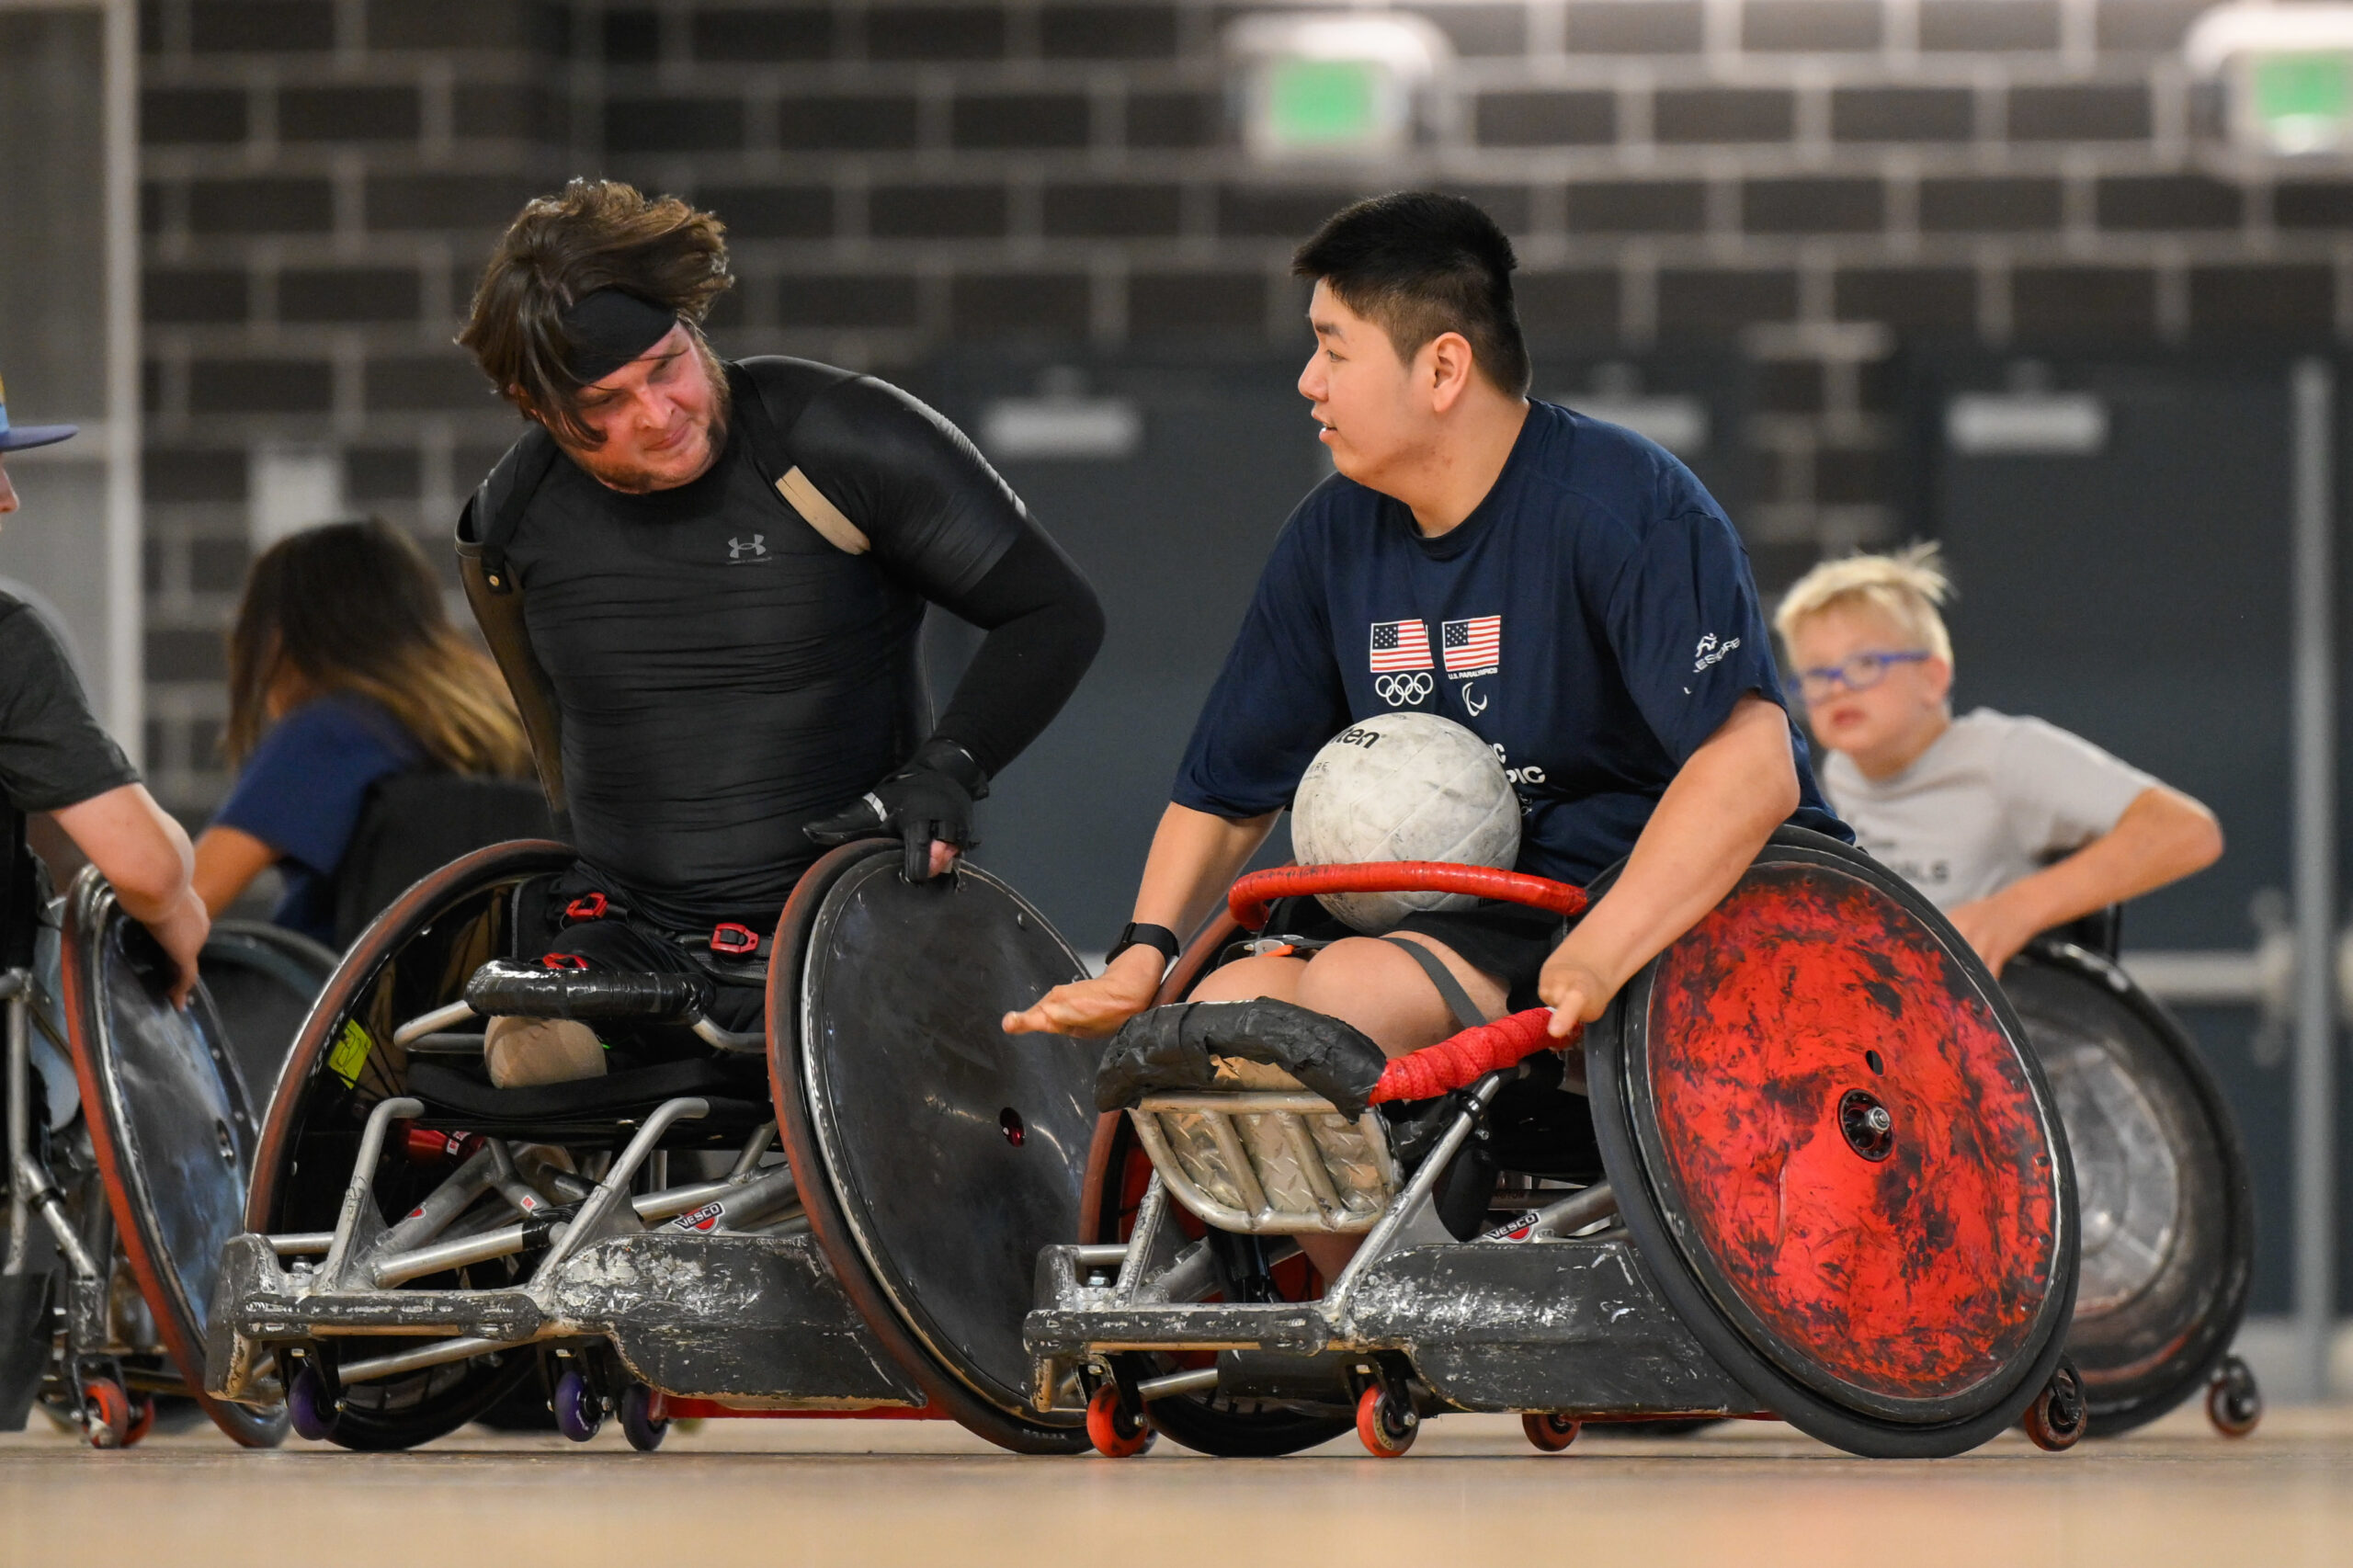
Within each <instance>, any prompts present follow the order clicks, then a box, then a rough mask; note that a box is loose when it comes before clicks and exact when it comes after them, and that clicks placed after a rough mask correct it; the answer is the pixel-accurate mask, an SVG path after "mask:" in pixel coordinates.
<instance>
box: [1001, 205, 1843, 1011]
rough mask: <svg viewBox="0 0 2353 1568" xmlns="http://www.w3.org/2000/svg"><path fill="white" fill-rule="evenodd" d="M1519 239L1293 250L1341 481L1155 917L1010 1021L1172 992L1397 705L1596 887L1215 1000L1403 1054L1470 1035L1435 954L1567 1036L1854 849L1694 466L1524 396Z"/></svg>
mask: <svg viewBox="0 0 2353 1568" xmlns="http://www.w3.org/2000/svg"><path fill="white" fill-rule="evenodd" d="M1515 265H1516V262H1515V259H1514V257H1513V255H1512V250H1511V245H1510V242H1509V241H1508V240H1506V238H1505V237H1504V235H1503V233H1502V232H1501V231H1500V230H1499V229H1497V228H1496V226H1495V222H1493V220H1491V219H1490V218H1489V217H1488V216H1487V215H1486V214H1485V213H1484V212H1483V211H1482V210H1479V209H1478V208H1477V207H1475V206H1473V205H1472V203H1470V202H1468V201H1465V200H1462V199H1459V198H1455V197H1448V196H1438V195H1433V194H1427V193H1401V194H1395V195H1391V196H1384V197H1379V198H1376V199H1371V200H1369V201H1364V202H1359V203H1358V204H1357V205H1355V206H1353V207H1350V208H1348V209H1347V210H1344V211H1342V212H1340V213H1338V214H1336V216H1334V217H1333V218H1332V219H1331V220H1330V221H1328V222H1326V223H1325V224H1324V228H1323V229H1322V231H1321V232H1320V233H1317V234H1316V235H1315V236H1314V237H1313V239H1311V240H1309V241H1308V242H1307V244H1304V245H1302V247H1301V248H1300V250H1299V253H1298V255H1297V256H1296V258H1295V261H1294V266H1293V270H1294V272H1296V273H1297V274H1298V275H1299V276H1302V277H1305V278H1313V279H1314V283H1315V289H1314V294H1313V300H1312V301H1311V303H1310V305H1309V309H1308V316H1309V321H1310V324H1312V325H1313V329H1314V332H1315V339H1316V349H1315V353H1314V356H1313V358H1312V359H1311V360H1310V361H1309V362H1308V366H1307V369H1306V370H1305V371H1304V372H1302V375H1301V377H1300V381H1299V390H1300V392H1301V393H1302V395H1303V396H1304V397H1306V398H1307V400H1308V401H1309V403H1311V404H1312V405H1313V415H1314V418H1315V421H1316V423H1317V424H1318V425H1319V426H1322V429H1321V431H1320V439H1321V440H1322V441H1323V443H1324V447H1325V449H1327V450H1329V451H1330V452H1331V454H1332V461H1333V466H1334V467H1335V468H1336V470H1337V471H1338V472H1336V474H1335V475H1334V476H1333V477H1331V478H1330V479H1327V480H1325V481H1324V483H1322V484H1320V485H1318V486H1317V487H1316V488H1315V490H1314V491H1313V492H1312V493H1310V494H1309V495H1308V497H1307V499H1306V500H1305V501H1304V502H1302V504H1301V506H1299V508H1298V510H1297V511H1295V512H1294V513H1293V514H1292V516H1291V517H1290V521H1289V522H1288V523H1287V524H1286V525H1285V526H1284V528H1283V531H1282V533H1281V536H1280V537H1279V539H1278V540H1277V541H1276V544H1275V548H1274V552H1273V554H1272V556H1271V557H1270V558H1269V560H1268V562H1267V567H1266V571H1265V573H1264V574H1263V575H1262V576H1261V577H1260V579H1259V583H1258V587H1257V592H1256V598H1255V599H1254V601H1253V603H1252V605H1251V607H1250V609H1249V612H1248V615H1247V616H1246V618H1245V620H1244V622H1243V627H1242V631H1241V634H1240V636H1239V637H1238V638H1237V639H1236V640H1235V642H1234V645H1233V651H1232V653H1230V654H1229V656H1228V658H1227V661H1226V665H1225V668H1224V671H1223V673H1222V675H1221V676H1220V677H1219V679H1218V682H1217V685H1216V686H1215V687H1214V688H1213V689H1212V691H1211V695H1210V699H1209V702H1208V705H1207V706H1206V707H1205V708H1204V709H1203V710H1202V712H1201V716H1200V720H1199V724H1198V726H1197V728H1196V729H1195V732H1194V734H1193V739H1192V743H1191V745H1190V747H1189V748H1188V751H1187V754H1186V756H1185V759H1184V763H1183V765H1182V767H1181V768H1180V769H1179V772H1178V775H1177V778H1176V789H1175V790H1174V792H1173V793H1174V800H1173V801H1172V802H1171V803H1170V805H1169V807H1168V809H1167V811H1166V812H1165V814H1164V816H1163V817H1162V819H1161V824H1160V827H1159V830H1158V832H1157V833H1156V835H1154V839H1153V844H1152V849H1151V853H1150V856H1149V858H1147V860H1146V862H1145V865H1144V871H1143V879H1142V888H1141V890H1140V891H1139V892H1138V894H1137V897H1136V902H1135V905H1134V923H1133V924H1132V925H1131V926H1129V928H1128V930H1127V931H1126V932H1125V933H1123V934H1122V937H1121V939H1120V944H1119V945H1118V946H1117V947H1115V948H1114V949H1112V952H1111V955H1110V958H1109V960H1108V963H1107V966H1106V968H1105V971H1104V972H1103V973H1102V975H1101V976H1099V977H1098V978H1096V979H1093V980H1087V981H1083V982H1079V983H1073V984H1069V985H1063V986H1058V987H1056V988H1055V989H1054V990H1053V991H1051V992H1050V993H1049V994H1047V995H1046V996H1045V997H1044V998H1043V999H1041V1000H1040V1002H1039V1003H1037V1005H1035V1006H1032V1007H1031V1008H1029V1011H1027V1012H1024V1013H1019V1014H1014V1015H1010V1016H1008V1017H1007V1018H1006V1022H1005V1027H1006V1028H1007V1029H1008V1030H1011V1031H1013V1032H1016V1033H1020V1032H1026V1031H1033V1030H1034V1031H1048V1030H1051V1031H1056V1032H1061V1033H1065V1034H1077V1035H1107V1034H1109V1033H1112V1032H1113V1031H1115V1030H1117V1029H1118V1028H1120V1025H1122V1024H1123V1023H1125V1022H1126V1021H1127V1020H1128V1019H1129V1018H1130V1017H1133V1016H1135V1015H1136V1014H1138V1013H1140V1012H1142V1011H1143V1010H1144V1009H1145V1008H1147V1007H1149V1006H1152V1004H1153V1000H1154V993H1155V991H1156V990H1157V988H1158V986H1159V984H1160V982H1161V978H1162V975H1163V973H1164V972H1165V966H1166V964H1167V962H1168V961H1169V960H1172V959H1173V958H1174V957H1175V956H1176V951H1177V948H1178V939H1177V937H1176V933H1177V932H1179V931H1187V930H1191V929H1193V928H1194V927H1195V926H1198V925H1199V922H1200V921H1201V920H1203V919H1204V918H1205V917H1206V916H1207V915H1209V913H1210V912H1211V910H1212V909H1213V908H1214V907H1215V906H1216V905H1217V903H1219V902H1220V901H1221V900H1222V898H1223V896H1224V894H1225V892H1226V889H1227V888H1228V886H1229V885H1230V884H1231V883H1232V882H1233V879H1234V878H1235V876H1236V875H1237V874H1239V872H1240V871H1241V869H1242V868H1243V866H1244V864H1245V862H1246V861H1247V860H1248V859H1249V858H1250V856H1251V855H1252V854H1253V852H1255V851H1256V849H1257V847H1258V846H1259V845H1260V844H1261V843H1263V842H1264V841H1265V839H1266V836H1267V834H1268V833H1269V832H1270V831H1272V829H1273V827H1274V825H1275V822H1276V819H1277V817H1278V816H1279V813H1280V812H1282V811H1283V810H1284V809H1285V808H1286V807H1287V806H1288V805H1289V804H1290V800H1291V795H1292V792H1293V790H1296V789H1297V787H1298V785H1299V781H1300V778H1301V775H1302V773H1303V772H1304V771H1305V769H1306V767H1307V765H1308V763H1309V761H1310V760H1311V759H1312V758H1313V756H1314V755H1315V754H1316V752H1317V751H1318V750H1319V749H1320V748H1321V747H1322V746H1323V745H1324V743H1325V742H1326V741H1328V740H1330V739H1331V737H1332V736H1333V735H1334V734H1336V733H1338V732H1339V731H1341V730H1342V729H1345V728H1346V727H1347V725H1348V724H1350V723H1352V722H1358V721H1360V720H1363V719H1365V718H1367V717H1370V716H1371V715H1374V714H1380V713H1388V712H1400V711H1419V712H1425V713H1435V714H1439V715H1442V716H1444V717H1445V718H1448V719H1450V720H1452V721H1454V722H1457V723H1460V724H1463V725H1466V726H1468V727H1469V728H1470V729H1471V730H1472V732H1473V733H1477V734H1478V735H1479V736H1480V737H1481V738H1483V739H1484V740H1486V741H1487V742H1489V743H1490V744H1493V745H1494V746H1495V750H1496V751H1497V753H1498V754H1499V755H1500V756H1502V757H1503V759H1504V763H1505V767H1506V771H1507V774H1508V776H1509V777H1510V778H1511V781H1512V783H1513V786H1514V788H1515V789H1516V790H1517V791H1518V796H1519V800H1520V804H1521V808H1522V812H1523V817H1524V821H1523V827H1522V833H1521V840H1520V851H1519V858H1518V869H1520V870H1523V871H1529V872H1532V873H1535V874H1537V875H1540V876H1546V877H1552V878H1556V879H1559V880H1562V881H1571V882H1577V883H1583V882H1586V881H1590V880H1591V879H1592V878H1593V877H1594V876H1596V875H1597V873H1598V872H1600V871H1601V870H1602V869H1605V868H1607V867H1608V866H1610V865H1612V864H1615V863H1616V862H1618V861H1620V860H1621V859H1623V860H1624V861H1625V868H1624V870H1623V872H1622V873H1621V874H1620V877H1619V878H1618V880H1617V881H1616V882H1615V883H1614V884H1612V886H1611V887H1610V889H1609V890H1608V893H1607V894H1606V895H1605V896H1603V897H1602V898H1600V899H1599V900H1597V902H1596V903H1594V905H1593V906H1592V908H1591V910H1590V911H1589V912H1588V913H1587V914H1586V915H1585V916H1584V917H1583V918H1582V919H1581V920H1580V921H1578V922H1577V923H1576V925H1575V926H1574V927H1572V928H1571V929H1570V930H1569V931H1568V933H1567V935H1566V936H1565V937H1562V935H1561V926H1560V923H1559V922H1558V921H1557V920H1554V919H1552V917H1551V916H1549V915H1542V914H1541V913H1540V912H1535V911H1529V910H1526V909H1522V908H1519V907H1517V906H1510V905H1502V904H1482V905H1480V906H1478V907H1475V908H1472V909H1469V910H1464V911H1459V912H1456V911H1435V912H1431V913H1427V914H1423V915H1414V916H1412V917H1410V918H1409V919H1408V920H1407V921H1405V922H1404V925H1403V926H1400V927H1399V928H1398V929H1397V930H1396V931H1394V932H1392V933H1389V934H1388V937H1389V938H1390V939H1383V938H1381V937H1347V938H1345V939H1342V940H1339V941H1336V942H1333V943H1332V944H1331V945H1329V946H1327V947H1324V948H1322V949H1320V950H1318V951H1316V952H1315V953H1314V954H1313V956H1312V957H1310V958H1306V959H1300V958H1296V957H1275V956H1263V957H1256V958H1249V959H1244V960H1240V961H1237V962H1234V963H1231V964H1228V965H1226V966H1225V967H1223V968H1222V969H1219V970H1217V971H1213V972H1212V973H1211V974H1210V975H1209V976H1207V977H1206V978H1205V979H1204V980H1203V982H1202V983H1201V984H1200V985H1199V987H1198V988H1197V990H1196V991H1195V992H1194V994H1193V995H1194V999H1195V1000H1199V1001H1219V1000H1224V1001H1238V1000H1244V999H1247V998H1252V997H1273V998H1277V999H1279V1000H1283V1001H1288V1002H1292V1003H1295V1004H1297V1005H1299V1006H1303V1007H1306V1008H1309V1009H1311V1010H1313V1011H1316V1012H1320V1013H1324V1014H1329V1015H1332V1016H1334V1017H1339V1018H1341V1019H1343V1020H1345V1021H1346V1022H1347V1023H1349V1024H1352V1025H1354V1026H1355V1027H1356V1028H1358V1029H1360V1030H1362V1031H1363V1032H1364V1033H1365V1034H1367V1035H1369V1036H1370V1037H1371V1039H1372V1040H1374V1041H1376V1042H1377V1043H1378V1044H1379V1045H1380V1046H1381V1049H1382V1050H1383V1051H1386V1052H1388V1053H1389V1054H1390V1055H1392V1056H1395V1055H1399V1054H1402V1053H1404V1052H1406V1051H1413V1050H1416V1049H1418V1048H1420V1047H1423V1046H1427V1045H1431V1044H1435V1043H1436V1042H1437V1041H1438V1040H1443V1039H1445V1038H1447V1037H1448V1036H1449V1035H1450V1034H1452V1033H1454V1032H1455V1030H1456V1029H1457V1028H1459V1027H1460V1026H1459V1025H1458V1023H1457V1021H1456V1012H1457V1011H1458V1008H1457V1007H1456V1006H1452V1005H1450V1004H1449V1000H1448V999H1447V998H1445V997H1443V996H1442V995H1441V994H1440V986H1439V984H1438V981H1437V979H1436V978H1435V977H1434V976H1433V975H1432V974H1430V973H1429V972H1428V971H1427V969H1426V968H1425V966H1424V965H1423V964H1422V962H1421V961H1420V959H1419V957H1418V956H1417V955H1411V954H1408V953H1407V952H1406V951H1404V949H1401V948H1400V947H1399V946H1397V945H1396V942H1397V940H1404V941H1408V942H1412V943H1414V944H1415V945H1417V946H1419V947H1421V948H1423V949H1427V953H1428V954H1430V955H1431V956H1434V957H1435V958H1436V959H1437V960H1438V962H1439V963H1441V964H1442V965H1443V966H1444V968H1445V970H1446V971H1448V972H1449V974H1450V975H1451V976H1452V978H1453V980H1454V981H1455V982H1456V983H1457V985H1458V986H1459V987H1460V988H1461V990H1462V991H1463V992H1465V993H1467V996H1468V999H1469V1000H1470V1001H1471V1002H1472V1003H1473V1004H1474V1005H1475V1006H1476V1007H1477V1009H1479V1010H1480V1011H1482V1012H1483V1013H1484V1014H1485V1015H1486V1016H1487V1017H1495V1016H1496V1015H1497V1014H1499V1013H1501V1012H1502V1011H1503V1010H1504V1009H1505V1008H1506V1006H1518V1007H1528V1006H1536V1005H1538V998H1540V999H1541V1002H1542V1003H1543V1004H1545V1005H1549V1006H1551V1007H1552V1009H1553V1019H1552V1033H1553V1034H1554V1035H1555V1036H1556V1037H1565V1036H1567V1035H1568V1034H1569V1033H1570V1032H1571V1031H1572V1030H1573V1029H1574V1028H1576V1027H1577V1026H1578V1025H1579V1024H1581V1023H1583V1022H1586V1021H1588V1020H1590V1019H1593V1018H1596V1017H1599V1016H1600V1014H1601V1012H1602V1009H1603V1008H1604V1007H1605V1006H1607V1005H1608V1002H1609V1000H1610V998H1611V996H1612V995H1613V994H1615V993H1616V992H1617V991H1618V989H1619V988H1620V986H1621V985H1623V984H1624V983H1626V982H1627V981H1628V980H1629V979H1630V978H1631V977H1632V975H1633V974H1634V973H1635V971H1638V970H1639V969H1640V968H1641V967H1642V966H1643V964H1644V963H1646V962H1647V961H1649V960H1650V959H1651V958H1653V957H1654V956H1655V955H1656V954H1657V953H1658V952H1660V951H1661V950H1662V949H1665V947H1666V946H1667V944H1669V943H1670V942H1672V941H1674V940H1675V939H1676V938H1677V937H1679V936H1681V935H1682V934H1683V933H1684V932H1685V931H1687V930H1688V929H1689V928H1690V927H1691V926H1693V925H1695V924H1696V923H1697V922H1698V921H1699V918H1700V917H1701V916H1702V915H1705V914H1706V913H1707V912H1708V911H1709V910H1710V909H1711V908H1712V907H1713V906H1714V905H1715V904H1716V903H1717V902H1718V901H1720V900H1721V899H1722V897H1723V896H1724V894H1725V893H1727V892H1730V891H1731V889H1732V886H1733V882H1734V881H1737V880H1738V878H1739V876H1740V874H1741V873H1742V872H1743V871H1744V870H1745V869H1746V868H1747V867H1748V865H1749V863H1750V862H1751V860H1753V859H1754V858H1755V857H1756V854H1757V852H1758V850H1760V849H1761V848H1762V847H1763V846H1764V845H1765V842H1766V840H1767V839H1768V837H1770V836H1771V835H1772V833H1773V831H1774V829H1776V828H1777V827H1779V826H1780V825H1781V824H1784V823H1793V824H1799V825H1802V826H1805V827H1810V828H1813V829H1815V830H1816V831H1818V832H1822V833H1826V834H1831V835H1836V836H1837V837H1839V838H1842V839H1849V840H1850V839H1851V835H1848V834H1847V831H1846V829H1845V828H1844V827H1843V826H1842V825H1841V824H1839V823H1838V821H1837V819H1836V817H1835V816H1834V815H1833V814H1832V813H1831V812H1830V810H1829V808H1828V806H1827V805H1826V804H1825V803H1824V799H1823V796H1822V793H1821V790H1819V788H1818V787H1817V786H1816V784H1815V782H1814V778H1813V769H1812V767H1811V766H1810V765H1809V763H1808V760H1807V756H1806V748H1805V742H1804V740H1803V739H1802V736H1801V735H1800V734H1799V733H1798V731H1797V729H1796V727H1795V726H1794V724H1792V723H1791V722H1790V717H1789V714H1788V712H1787V711H1786V709H1785V704H1784V699H1783V696H1782V692H1781V689H1780V685H1779V678H1778V676H1777V675H1776V672H1775V668H1774V665H1773V661H1772V653H1771V643H1770V641H1769V638H1768V631H1767V629H1766V624H1765V619H1764V617H1763V614H1762V612H1761V610H1760V608H1759V605H1758V603H1757V595H1756V584H1755V582H1754V581H1753V579H1752V577H1751V575H1750V573H1749V568H1748V561H1747V555H1746V552H1745V551H1744V550H1743V548H1742V546H1741V543H1740V540H1739V538H1738V536H1737V535H1735V534H1734V532H1733V527H1732V524H1731V522H1730V520H1729V519H1727V518H1726V517H1725V516H1724V513H1723V510H1722V507H1720V506H1717V505H1716V503H1715V501H1714V499H1713V498H1712V497H1711V496H1710V495H1709V494H1708V493H1707V491H1706V490H1705V489H1703V488H1702V487H1701V485H1700V484H1699V481H1698V480H1697V479H1695V478H1694V477H1693V476H1692V474H1691V472H1690V471H1689V470H1688V469H1686V468H1685V467H1684V466H1683V464H1682V463H1680V462H1679V461H1677V460H1676V459H1675V458H1674V457H1672V456H1670V455H1669V454H1668V453H1667V452H1665V450H1664V449H1661V448H1659V447H1658V446H1656V445H1654V443H1652V442H1650V441H1648V440H1645V439H1644V438H1643V437H1640V436H1637V435H1635V434H1633V433H1632V432H1631V431H1628V430H1624V429H1620V428H1619V427H1618V426H1611V425H1607V424H1604V423H1602V422H1600V421H1598V420H1595V419H1589V418H1586V416H1584V415H1579V414H1575V413H1573V412H1572V411H1570V410H1568V409H1566V408H1562V407H1559V406H1556V405H1554V404H1551V403H1539V402H1532V401H1530V400H1529V398H1528V396H1527V395H1526V390H1527V387H1528V383H1529V358H1528V351H1527V348H1526V347H1525V345H1524V344H1523V342H1522V340H1521V337H1520V333H1519V326H1518V317H1517V312H1516V311H1515V309H1514V306H1513V303H1512V292H1511V278H1510V274H1511V270H1512V268H1513V267H1514V266H1515Z"/></svg>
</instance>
